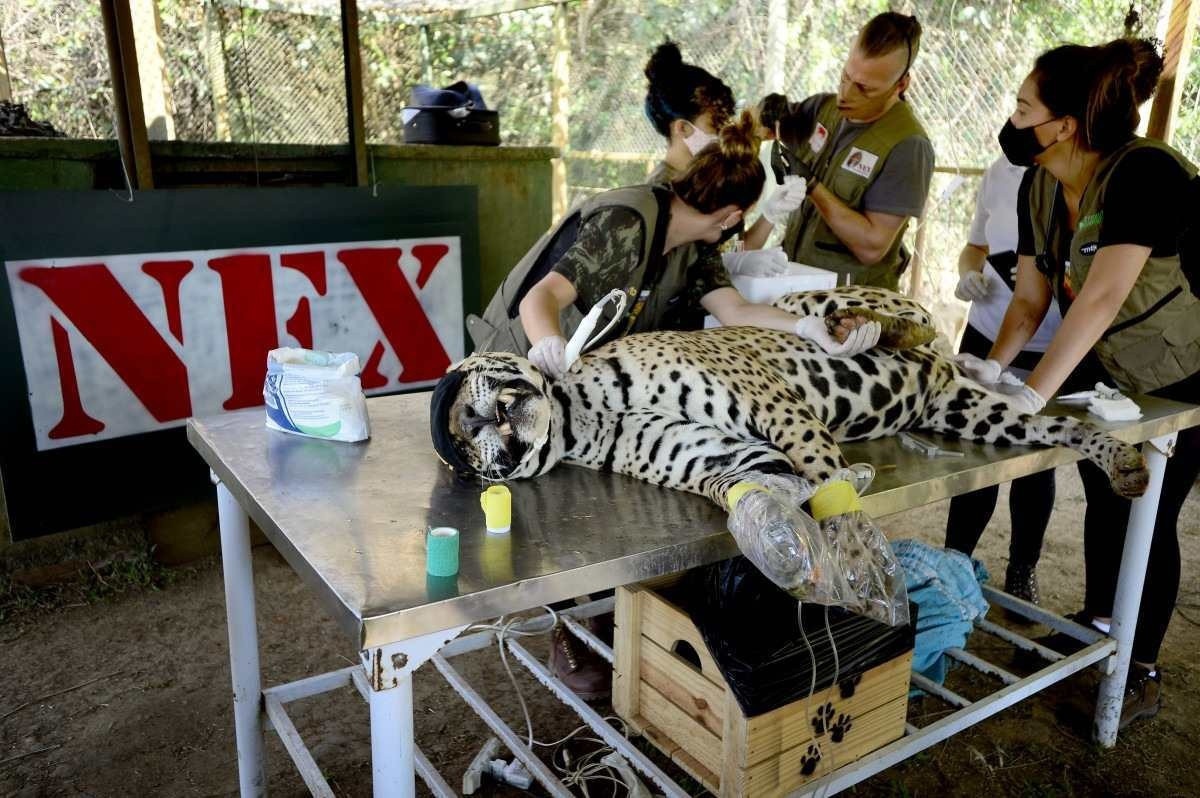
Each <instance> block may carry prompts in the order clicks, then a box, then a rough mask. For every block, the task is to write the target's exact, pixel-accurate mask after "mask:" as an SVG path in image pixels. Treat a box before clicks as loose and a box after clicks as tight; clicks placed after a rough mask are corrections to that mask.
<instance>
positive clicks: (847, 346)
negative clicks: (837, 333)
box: [795, 316, 883, 357]
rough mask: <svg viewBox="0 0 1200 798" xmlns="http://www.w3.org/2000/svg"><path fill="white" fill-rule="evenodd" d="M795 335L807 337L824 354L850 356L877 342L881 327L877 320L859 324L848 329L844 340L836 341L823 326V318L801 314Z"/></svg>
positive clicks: (860, 352) (869, 347) (865, 349)
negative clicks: (848, 331)
mask: <svg viewBox="0 0 1200 798" xmlns="http://www.w3.org/2000/svg"><path fill="white" fill-rule="evenodd" d="M795 330H796V335H798V336H800V337H801V338H807V339H808V340H810V341H812V342H813V343H815V344H816V345H817V346H819V347H821V349H822V350H824V352H825V354H827V355H833V356H834V357H852V356H854V355H858V354H862V353H863V352H866V351H867V350H868V349H871V348H872V347H874V346H875V344H877V343H879V335H880V333H881V332H882V331H883V328H882V327H881V326H880V325H879V322H877V321H869V322H867V323H866V324H860V325H859V326H858V327H855V328H854V329H853V330H851V331H850V334H849V335H847V336H846V340H845V341H838V339H836V338H834V337H833V336H832V335H831V334H830V333H829V330H828V329H827V328H826V327H825V319H824V318H823V317H821V316H803V317H801V319H800V320H799V321H798V322H796V327H795Z"/></svg>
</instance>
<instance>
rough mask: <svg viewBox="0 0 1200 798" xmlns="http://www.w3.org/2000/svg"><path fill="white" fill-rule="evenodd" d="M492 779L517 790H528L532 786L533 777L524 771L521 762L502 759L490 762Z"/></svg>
mask: <svg viewBox="0 0 1200 798" xmlns="http://www.w3.org/2000/svg"><path fill="white" fill-rule="evenodd" d="M491 774H492V778H493V779H495V780H496V781H499V782H503V783H504V784H507V785H508V786H510V787H516V788H517V789H518V790H528V789H529V788H530V786H532V785H533V776H531V775H529V771H528V770H526V769H525V765H524V764H523V763H522V762H521V760H519V759H516V758H514V759H513V761H512V762H505V761H504V760H503V759H493V760H492V761H491Z"/></svg>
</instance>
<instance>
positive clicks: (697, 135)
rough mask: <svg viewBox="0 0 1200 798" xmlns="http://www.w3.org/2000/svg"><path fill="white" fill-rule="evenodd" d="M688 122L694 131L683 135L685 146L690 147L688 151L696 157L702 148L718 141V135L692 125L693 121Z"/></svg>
mask: <svg viewBox="0 0 1200 798" xmlns="http://www.w3.org/2000/svg"><path fill="white" fill-rule="evenodd" d="M688 124H689V125H691V126H692V132H691V133H689V134H688V135H686V136H684V137H683V146H685V147H687V148H688V152H690V153H691V154H692V157H693V158H694V157H695V156H696V154H697V153H699V152H700V150H702V149H704V148H705V147H707V146H708V145H709V144H712V143H713V142H714V141H716V140H717V135H716V134H715V133H705V132H704V131H703V130H701V129H700V128H698V127H696V126H695V125H692V123H691V122H688Z"/></svg>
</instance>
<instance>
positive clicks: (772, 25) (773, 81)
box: [756, 0, 788, 101]
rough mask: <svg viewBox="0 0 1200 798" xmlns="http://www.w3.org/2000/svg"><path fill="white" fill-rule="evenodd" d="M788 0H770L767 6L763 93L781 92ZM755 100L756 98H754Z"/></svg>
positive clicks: (784, 60)
mask: <svg viewBox="0 0 1200 798" xmlns="http://www.w3.org/2000/svg"><path fill="white" fill-rule="evenodd" d="M787 34H788V0H770V3H769V5H768V6H767V64H766V74H765V75H763V86H764V87H765V89H766V90H765V91H764V94H769V93H771V92H783V90H784V85H783V82H784V66H785V63H786V61H787ZM756 101H757V100H756Z"/></svg>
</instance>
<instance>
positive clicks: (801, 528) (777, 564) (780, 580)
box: [726, 477, 849, 606]
mask: <svg viewBox="0 0 1200 798" xmlns="http://www.w3.org/2000/svg"><path fill="white" fill-rule="evenodd" d="M764 482H766V483H768V485H763V484H757V483H753V482H739V483H737V484H736V485H734V486H733V487H732V488H730V489H729V493H728V494H727V495H726V501H727V503H728V506H729V531H730V533H731V534H732V535H733V538H734V540H736V541H737V544H738V548H739V549H741V551H742V553H743V554H744V555H746V558H747V559H748V560H750V562H752V563H754V565H755V567H757V568H758V569H759V570H760V571H762V573H763V575H764V576H766V577H767V578H768V579H770V580H771V581H772V582H774V583H775V584H776V585H778V586H779V587H780V588H782V589H784V590H786V591H787V592H788V593H790V594H791V595H792V596H794V597H795V598H798V599H800V600H802V601H810V602H814V603H817V604H829V605H843V606H844V602H845V599H846V597H847V595H849V594H848V590H849V588H848V586H847V584H846V580H845V579H844V577H843V576H842V574H841V571H840V569H839V568H838V567H837V563H836V561H835V560H834V558H833V553H832V552H831V551H830V549H829V546H828V545H827V543H826V536H825V535H824V534H823V533H822V531H821V529H820V527H818V526H817V523H816V521H814V520H813V519H812V518H811V517H810V516H809V515H808V514H807V513H805V512H804V511H803V510H801V509H800V505H801V504H803V502H804V501H805V500H806V499H807V498H808V495H810V494H811V486H809V485H808V483H804V482H801V481H799V480H793V481H782V482H781V481H778V480H775V479H772V478H769V477H768V478H766V479H764Z"/></svg>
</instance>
